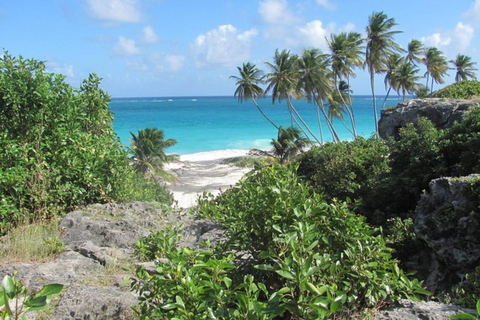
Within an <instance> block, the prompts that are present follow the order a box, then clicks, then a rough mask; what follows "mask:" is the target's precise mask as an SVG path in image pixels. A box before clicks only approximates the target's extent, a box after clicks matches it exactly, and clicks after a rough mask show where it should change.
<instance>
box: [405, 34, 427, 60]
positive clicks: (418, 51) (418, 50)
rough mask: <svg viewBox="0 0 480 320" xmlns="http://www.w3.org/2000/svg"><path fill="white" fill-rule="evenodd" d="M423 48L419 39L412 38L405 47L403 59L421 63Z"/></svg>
mask: <svg viewBox="0 0 480 320" xmlns="http://www.w3.org/2000/svg"><path fill="white" fill-rule="evenodd" d="M424 51H425V49H424V48H423V44H422V42H421V41H420V40H417V39H412V40H411V41H410V42H409V43H408V48H407V55H406V56H405V60H407V61H409V62H411V63H413V64H417V63H423V59H422V56H423V55H424Z"/></svg>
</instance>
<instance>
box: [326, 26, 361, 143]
mask: <svg viewBox="0 0 480 320" xmlns="http://www.w3.org/2000/svg"><path fill="white" fill-rule="evenodd" d="M362 42H363V39H362V38H361V35H360V34H359V33H356V32H349V33H345V32H342V33H340V34H338V35H337V34H331V35H330V40H328V39H327V43H328V47H329V49H330V59H331V64H332V71H333V78H334V86H335V88H337V89H338V87H339V86H338V82H339V81H341V80H342V79H346V80H347V85H349V84H350V77H355V72H353V68H354V67H359V66H361V65H362V64H363V59H362V55H363V51H362ZM338 96H339V97H340V98H343V96H342V95H341V94H340V93H339V94H338ZM348 96H349V100H350V102H349V103H346V101H344V100H343V101H342V103H343V104H344V105H345V111H347V113H348V114H349V116H350V121H351V123H352V130H353V134H354V136H356V135H357V134H356V126H355V117H354V112H353V107H352V104H351V99H350V93H348Z"/></svg>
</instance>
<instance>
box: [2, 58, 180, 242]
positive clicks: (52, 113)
mask: <svg viewBox="0 0 480 320" xmlns="http://www.w3.org/2000/svg"><path fill="white" fill-rule="evenodd" d="M109 101H110V98H109V96H108V94H107V93H105V92H104V91H103V90H102V89H101V88H100V79H99V78H98V77H97V76H96V75H94V74H91V75H89V77H88V79H86V80H84V81H83V82H82V85H81V86H80V89H75V88H73V87H71V86H70V85H68V84H67V83H66V82H65V77H64V76H62V75H56V74H52V73H48V72H46V70H45V65H44V63H43V62H40V61H36V60H33V59H23V58H22V57H19V58H16V57H12V56H11V55H9V54H7V53H6V54H4V55H3V57H2V58H1V59H0V234H3V233H5V232H6V231H7V230H8V229H9V228H10V227H11V226H13V225H15V224H16V223H18V222H19V221H31V220H38V219H45V218H50V217H51V216H52V215H55V214H58V213H60V212H64V211H66V210H70V209H73V208H75V207H77V206H80V205H86V204H89V203H95V202H108V201H112V200H119V201H121V200H131V199H135V198H137V199H145V200H147V199H150V200H154V199H156V200H159V201H161V202H166V203H169V202H170V201H171V198H170V195H169V194H167V193H166V191H165V189H164V188H163V187H160V186H158V185H157V184H154V183H150V182H147V181H145V180H144V179H143V177H141V176H138V175H136V174H135V173H134V172H133V170H132V168H131V166H130V165H129V163H128V156H127V153H126V151H125V150H124V148H123V147H122V146H121V144H120V142H119V139H118V137H117V136H116V134H115V132H114V131H113V126H112V122H113V115H112V113H111V112H110V111H109V109H108V103H109ZM134 185H136V186H135V188H134Z"/></svg>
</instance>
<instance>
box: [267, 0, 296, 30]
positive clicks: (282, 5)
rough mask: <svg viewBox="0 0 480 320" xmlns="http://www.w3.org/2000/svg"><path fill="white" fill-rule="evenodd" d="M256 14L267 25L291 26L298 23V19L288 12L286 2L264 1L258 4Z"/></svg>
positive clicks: (277, 0)
mask: <svg viewBox="0 0 480 320" xmlns="http://www.w3.org/2000/svg"><path fill="white" fill-rule="evenodd" d="M258 12H259V13H260V15H261V16H262V18H263V21H265V22H266V23H268V24H272V25H292V24H295V23H297V22H299V20H300V19H299V18H298V17H296V16H295V15H294V14H293V13H291V12H290V11H289V10H288V7H287V1H286V0H265V1H262V2H260V7H259V9H258Z"/></svg>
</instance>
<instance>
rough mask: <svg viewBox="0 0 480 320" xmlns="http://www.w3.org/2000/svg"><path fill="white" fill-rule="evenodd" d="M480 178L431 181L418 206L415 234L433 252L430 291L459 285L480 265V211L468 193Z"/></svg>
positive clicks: (475, 176) (479, 176) (427, 283)
mask: <svg viewBox="0 0 480 320" xmlns="http://www.w3.org/2000/svg"><path fill="white" fill-rule="evenodd" d="M478 179H480V174H473V175H470V176H468V177H462V178H439V179H435V180H432V181H431V182H430V184H429V186H430V193H428V194H425V195H422V198H421V199H420V201H419V203H418V205H417V209H416V213H415V219H414V229H415V233H416V235H417V237H418V238H419V239H421V240H423V241H425V243H426V244H427V246H428V247H429V248H430V249H431V250H432V252H433V253H434V256H433V259H432V263H431V267H430V268H429V269H430V275H429V277H428V278H427V279H426V285H427V287H428V288H429V289H430V290H431V291H434V292H435V291H437V290H438V289H442V286H443V287H445V288H448V287H449V286H451V285H453V284H455V283H458V282H459V281H460V280H461V279H462V278H463V277H464V276H465V274H466V273H468V272H471V271H473V270H474V269H475V267H477V266H479V265H480V233H479V232H478V230H480V212H479V209H478V204H476V203H473V202H472V201H471V199H470V198H469V197H468V196H467V193H466V187H467V186H468V184H469V182H471V181H473V180H478ZM477 201H478V200H477ZM435 260H438V261H435ZM434 265H441V266H442V268H443V269H446V270H443V271H441V270H439V269H437V268H434V267H433V266H434ZM435 271H438V272H435ZM445 271H446V273H445ZM441 273H445V275H443V276H442V275H440V274H441ZM440 279H443V281H444V282H445V283H443V284H442V281H439V280H440Z"/></svg>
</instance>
